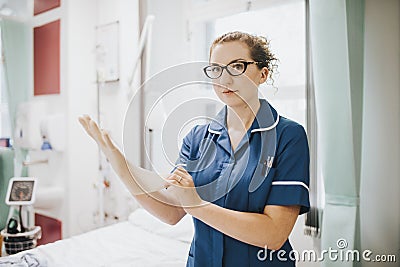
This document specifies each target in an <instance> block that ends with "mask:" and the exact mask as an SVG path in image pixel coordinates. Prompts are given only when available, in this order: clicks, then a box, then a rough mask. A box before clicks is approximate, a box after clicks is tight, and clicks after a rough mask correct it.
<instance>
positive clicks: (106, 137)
mask: <svg viewBox="0 0 400 267" xmlns="http://www.w3.org/2000/svg"><path fill="white" fill-rule="evenodd" d="M102 134H103V140H104V142H105V144H106V146H107V147H108V148H110V149H112V150H114V149H116V147H115V145H114V143H113V141H112V140H111V137H110V134H109V133H108V132H107V131H104V130H102Z"/></svg>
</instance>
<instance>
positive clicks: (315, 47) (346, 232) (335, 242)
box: [310, 0, 364, 266]
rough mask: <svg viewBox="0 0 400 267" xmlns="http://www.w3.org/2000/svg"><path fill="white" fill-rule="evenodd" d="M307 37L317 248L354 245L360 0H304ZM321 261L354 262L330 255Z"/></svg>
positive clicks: (361, 42)
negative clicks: (319, 199) (315, 143)
mask: <svg viewBox="0 0 400 267" xmlns="http://www.w3.org/2000/svg"><path fill="white" fill-rule="evenodd" d="M310 37H311V47H312V58H313V60H312V65H313V66H312V68H313V73H314V85H315V99H316V109H317V118H318V133H319V139H320V140H321V142H320V144H322V155H321V158H320V160H322V173H323V176H324V183H325V208H324V216H323V221H322V229H321V230H322V233H321V246H322V249H325V250H328V249H329V248H331V249H335V250H338V251H340V250H352V249H359V250H360V241H359V240H360V236H359V231H360V228H359V184H360V166H361V129H362V127H361V126H362V100H363V52H364V49H363V47H364V0H329V1H327V0H325V1H323V0H310ZM327 258H328V257H325V260H324V261H323V263H322V264H323V266H355V265H357V263H356V261H354V262H353V261H344V260H343V261H342V260H336V261H335V260H330V259H327Z"/></svg>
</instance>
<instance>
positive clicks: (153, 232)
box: [0, 208, 193, 267]
mask: <svg viewBox="0 0 400 267" xmlns="http://www.w3.org/2000/svg"><path fill="white" fill-rule="evenodd" d="M192 237H193V223H192V218H191V216H189V215H186V216H185V217H184V218H183V219H182V220H181V221H180V222H179V223H178V224H176V225H173V226H171V225H167V224H165V223H162V222H161V221H159V220H158V219H156V218H155V217H153V216H152V215H150V214H149V213H148V212H147V211H145V210H144V209H141V208H139V209H137V210H135V211H134V212H133V213H132V214H130V216H129V218H128V220H127V221H124V222H119V223H116V224H113V225H110V226H106V227H103V228H99V229H96V230H92V231H90V232H87V233H84V234H81V235H77V236H73V237H70V238H67V239H64V240H60V241H56V242H54V243H50V244H46V245H42V246H38V247H37V248H34V249H31V250H27V251H23V252H20V253H18V254H15V255H12V256H9V257H8V258H10V257H13V259H16V258H18V259H21V258H22V257H23V256H24V255H25V256H26V255H29V256H30V258H31V259H32V257H33V258H36V259H35V260H38V261H40V262H41V264H40V265H38V266H49V267H52V266H57V267H58V266H60V267H61V266H85V267H87V266H91V267H92V266H93V267H95V266H102V267H106V266H107V267H108V266H113V267H114V266H115V267H117V266H121V267H122V266H140V267H142V266H143V267H146V266H149V267H150V266H171V267H179V266H185V264H186V259H187V255H188V252H189V247H190V242H191V240H192ZM3 260H4V258H3ZM0 266H2V265H1V264H0ZM28 266H30V265H28Z"/></svg>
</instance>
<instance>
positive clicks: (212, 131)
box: [208, 127, 222, 134]
mask: <svg viewBox="0 0 400 267" xmlns="http://www.w3.org/2000/svg"><path fill="white" fill-rule="evenodd" d="M208 131H209V132H210V133H213V134H222V132H217V131H214V130H211V129H210V127H208Z"/></svg>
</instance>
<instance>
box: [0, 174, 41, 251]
mask: <svg viewBox="0 0 400 267" xmlns="http://www.w3.org/2000/svg"><path fill="white" fill-rule="evenodd" d="M36 187H37V179H36V178H34V177H13V178H11V179H10V181H9V184H8V190H7V195H6V199H5V201H6V204H7V205H9V206H10V211H9V214H8V218H7V224H6V228H5V229H3V230H2V231H1V233H0V234H1V236H2V237H3V239H4V240H3V244H4V247H5V252H6V253H7V254H9V255H11V254H15V253H18V252H21V251H24V250H27V249H31V248H34V247H36V244H37V239H40V238H41V232H42V231H41V228H40V226H35V214H34V209H33V203H34V202H35V192H36Z"/></svg>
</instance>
